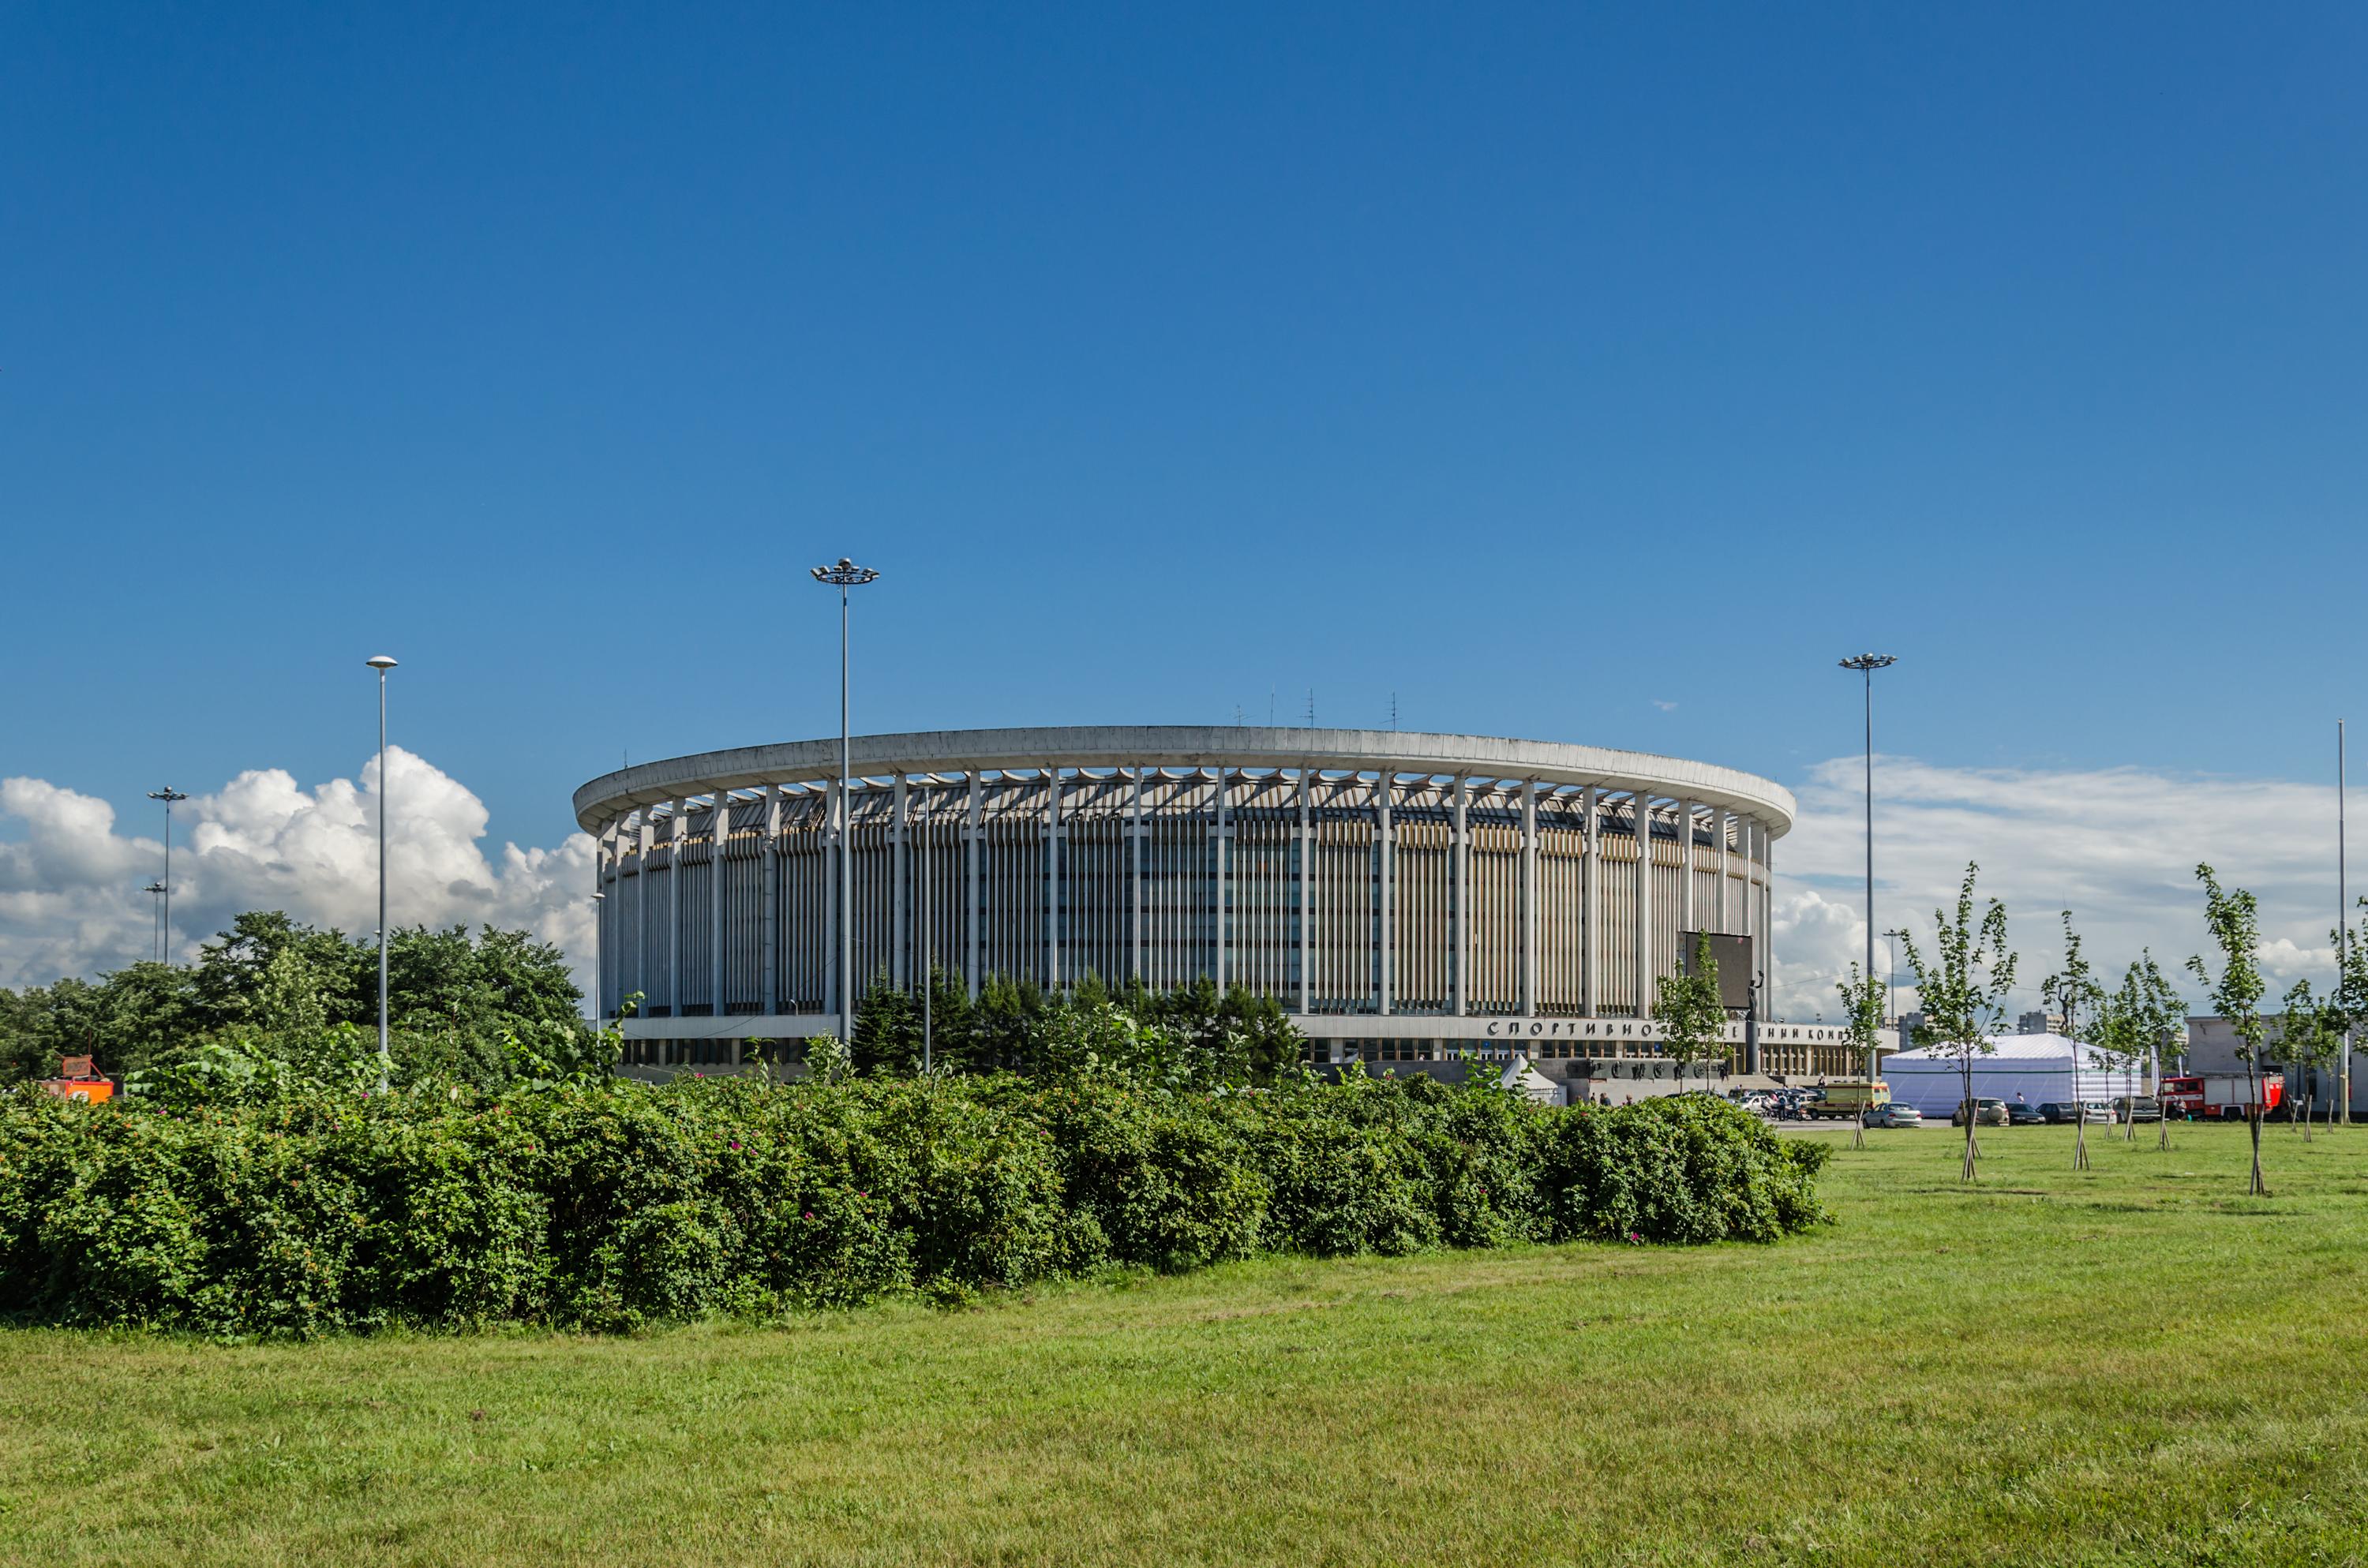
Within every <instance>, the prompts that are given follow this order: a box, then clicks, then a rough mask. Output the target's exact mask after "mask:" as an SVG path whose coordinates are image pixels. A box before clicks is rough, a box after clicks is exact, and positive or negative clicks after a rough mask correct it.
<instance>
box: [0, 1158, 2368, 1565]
mask: <svg viewBox="0 0 2368 1568" xmlns="http://www.w3.org/2000/svg"><path fill="white" fill-rule="evenodd" d="M1811 1136H1820V1137H1835V1138H1838V1139H1845V1140H1846V1134H1833V1133H1816V1134H1811ZM2070 1136H2071V1135H2070V1131H2069V1130H2068V1129H2056V1128H2045V1129H2039V1128H2028V1129H2026V1128H2017V1129H2009V1130H1998V1131H1987V1132H1985V1134H1984V1138H1983V1143H1984V1148H1985V1151H1986V1153H1987V1156H1988V1157H1987V1159H1986V1160H1985V1162H1984V1179H1983V1181H1982V1183H1981V1184H1980V1185H1979V1186H1978V1187H1975V1188H1974V1189H1971V1190H1965V1189H1961V1188H1960V1187H1959V1185H1958V1183H1957V1181H1956V1178H1955V1167H1956V1149H1957V1144H1956V1142H1954V1141H1953V1139H1952V1137H1951V1136H1950V1135H1948V1134H1947V1133H1946V1131H1924V1132H1911V1131H1903V1132H1891V1133H1882V1134H1871V1135H1870V1142H1871V1144H1872V1146H1871V1147H1870V1148H1868V1149H1867V1150H1865V1151H1863V1152H1858V1151H1851V1150H1849V1149H1843V1150H1840V1151H1839V1153H1837V1156H1836V1158H1835V1161H1834V1163H1833V1165H1830V1166H1829V1167H1828V1168H1827V1174H1826V1176H1824V1177H1823V1178H1822V1184H1821V1185H1822V1187H1823V1188H1824V1190H1825V1193H1826V1196H1827V1199H1828V1201H1829V1203H1830V1204H1831V1206H1832V1208H1833V1209H1834V1210H1835V1213H1836V1216H1837V1220H1838V1222H1837V1223H1836V1224H1835V1225H1833V1226H1832V1227H1829V1228H1827V1229H1824V1230H1821V1231H1819V1232H1817V1233H1814V1234H1811V1235H1809V1236H1806V1237H1804V1238H1800V1239H1796V1240H1793V1241H1789V1242H1786V1243H1783V1244H1779V1245H1775V1246H1767V1247H1757V1246H1742V1245H1721V1246H1715V1247H1708V1248H1699V1249H1679V1248H1652V1247H1620V1246H1569V1247H1556V1248H1537V1249H1530V1250H1517V1251H1511V1252H1499V1253H1485V1254H1457V1255H1444V1256H1428V1257H1418V1258H1412V1259H1399V1260H1386V1261H1385V1260H1359V1261H1351V1262H1346V1263H1314V1262H1297V1261H1266V1262H1259V1263H1254V1264H1244V1265H1236V1266H1230V1267H1223V1268H1218V1269H1212V1270H1210V1271H1207V1272H1205V1273H1201V1274H1197V1275H1192V1276H1190V1277H1186V1278H1170V1279H1144V1280H1138V1281H1134V1282H1133V1283H1132V1284H1131V1285H1128V1286H1125V1287H1120V1288H1112V1287H1108V1286H1089V1287H1077V1288H1072V1289H1065V1290H1043V1291H1037V1292H1032V1293H1029V1294H1026V1295H1022V1296H1019V1297H1015V1298H1009V1299H1005V1300H1000V1301H994V1302H991V1303H990V1304H988V1305H986V1306H985V1307H982V1308H979V1309H977V1310H968V1311H961V1312H932V1311H928V1310H925V1309H918V1308H887V1309H876V1310H867V1311H862V1312H849V1313H836V1314H818V1315H815V1316H813V1317H808V1318H803V1319H800V1320H797V1321H795V1322H793V1323H791V1324H788V1325H786V1326H783V1327H780V1328H775V1329H762V1330H759V1329H748V1328H733V1327H715V1328H700V1329H689V1330H682V1331H677V1332H670V1333H665V1334H658V1335H650V1336H648V1337H643V1338H615V1339H592V1338H572V1337H566V1336H561V1335H547V1334H519V1335H486V1336H472V1337H456V1338H434V1337H414V1336H400V1337H386V1338H378V1339H348V1340H333V1341H329V1342H325V1343H320V1344H313V1345H309V1346H302V1345H300V1346H217V1345H210V1344H204V1343H199V1342H195V1341H187V1340H175V1339H165V1338H157V1337H151V1336H142V1335H99V1334H82V1333H67V1332H60V1331H10V1332H6V1333H0V1368H5V1369H6V1370H5V1375H0V1562H10V1563H15V1562H26V1563H43V1564H52V1563H54V1564H84V1563H101V1562H108V1563H114V1562H129V1563H166V1562H169V1563H233V1562H235V1563H288V1564H296V1563H303V1564H336V1563H347V1562H354V1563H364V1562H366V1563H372V1564H389V1563H451V1562H470V1563H496V1564H510V1563H517V1564H526V1563H534V1564H547V1563H594V1562H598V1563H610V1562H615V1563H635V1564H677V1563H679V1564H694V1563H695V1564H700V1565H701V1568H710V1565H713V1564H718V1563H739V1562H761V1563H784V1564H788V1563H842V1564H843V1563H903V1562H945V1563H1035V1562H1044V1563H1054V1562H1107V1563H1143V1564H1151V1563H1161V1564H1167V1563H1195V1562H1209V1563H1267V1562H1273V1563H1286V1562H1287V1563H1293V1564H1307V1563H1336V1562H1337V1563H1349V1562H1492V1563H1493V1562H1571V1563H1599V1562H1600V1563H1639V1564H1681V1563H1707V1562H1745V1563H1757V1562H1767V1563H1777V1562H1818V1563H1859V1562H1866V1563H1873V1562H1884V1563H1896V1562H2055V1563H2076V1562H2077V1563H2089V1562H2098V1563H2102V1562H2129V1563H2138V1562H2145V1563H2162V1562H2171V1563H2197V1564H2203V1563H2251V1562H2360V1561H2362V1553H2363V1548H2362V1528H2363V1527H2362V1520H2363V1519H2368V1395H2363V1392H2362V1380H2363V1376H2368V1324H2363V1323H2362V1308H2363V1307H2364V1306H2368V1290H2363V1289H2362V1259H2363V1256H2368V1129H2362V1130H2359V1131H2348V1130H2336V1131H2332V1132H2328V1133H2322V1134H2321V1136H2320V1137H2319V1139H2318V1141H2317V1142H2315V1143H2313V1144H2310V1145H2307V1146H2305V1145H2304V1144H2303V1143H2301V1142H2300V1141H2299V1140H2298V1139H2295V1138H2294V1137H2292V1136H2291V1135H2290V1134H2288V1133H2286V1132H2285V1131H2284V1130H2283V1129H2273V1130H2271V1133H2270V1134H2269V1169H2270V1173H2271V1188H2272V1196H2271V1197H2270V1198H2267V1199H2248V1198H2246V1197H2245V1196H2244V1194H2243V1188H2244V1135H2243V1133H2242V1131H2240V1130H2233V1129H2182V1130H2180V1131H2179V1132H2178V1133H2177V1134H2176V1135H2175V1136H2176V1140H2177V1147H2175V1148H2174V1149H2173V1150H2172V1151H2171V1152H2170V1153H2167V1154H2166V1153H2157V1151H2156V1150H2155V1149H2154V1148H2153V1146H2152V1134H2151V1132H2150V1131H2142V1132H2141V1135H2140V1138H2139V1140H2138V1142H2137V1143H2136V1144H2135V1146H2132V1145H2129V1144H2126V1143H2124V1142H2121V1141H2120V1140H2119V1139H2118V1138H2115V1139H2111V1140H2108V1139H2103V1138H2099V1139H2095V1140H2092V1142H2091V1148H2092V1153H2093V1157H2094V1159H2095V1162H2096V1164H2095V1168H2094V1169H2093V1170H2091V1171H2089V1172H2086V1173H2080V1174H2077V1175H2076V1174H2075V1173H2074V1172H2072V1171H2071V1170H2070V1169H2069V1168H2068V1167H2069V1165H2070Z"/></svg>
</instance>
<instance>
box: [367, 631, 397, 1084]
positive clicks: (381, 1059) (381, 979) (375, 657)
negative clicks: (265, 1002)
mask: <svg viewBox="0 0 2368 1568" xmlns="http://www.w3.org/2000/svg"><path fill="white" fill-rule="evenodd" d="M362 663H364V664H365V665H369V666H370V668H371V669H374V670H376V671H377V672H378V1092H379V1093H380V1094H381V1095H382V1094H384V1093H386V1091H387V1086H388V1084H389V1083H390V1081H391V1080H392V1079H393V1076H394V1053H393V1051H389V1050H388V1049H387V1045H386V786H387V778H386V672H387V671H389V670H391V669H393V668H394V661H393V659H392V658H390V657H388V656H387V655H386V654H384V653H374V654H372V655H371V656H370V657H369V658H367V659H365V660H363V661H362Z"/></svg>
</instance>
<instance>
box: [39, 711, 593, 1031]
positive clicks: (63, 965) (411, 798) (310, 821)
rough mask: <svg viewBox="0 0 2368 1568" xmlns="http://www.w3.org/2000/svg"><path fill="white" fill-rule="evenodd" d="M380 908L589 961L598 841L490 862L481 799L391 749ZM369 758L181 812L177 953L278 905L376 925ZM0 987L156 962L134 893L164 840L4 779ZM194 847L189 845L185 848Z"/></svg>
mask: <svg viewBox="0 0 2368 1568" xmlns="http://www.w3.org/2000/svg"><path fill="white" fill-rule="evenodd" d="M388 772H389V775H390V777H389V778H388V780H387V783H388V789H387V790H386V799H387V800H388V801H390V802H391V804H390V807H389V810H388V812H387V867H386V880H387V908H388V918H389V919H390V920H391V921H392V922H393V924H395V925H398V926H419V925H425V926H450V925H454V924H461V925H467V926H472V927H474V926H479V925H484V924H491V925H494V926H506V927H521V928H524V929H526V930H529V931H532V932H533V933H535V934H536V935H537V936H539V937H542V938H543V939H544V940H546V941H550V942H553V943H556V944H558V945H559V947H560V948H561V949H564V951H565V952H567V954H568V955H569V957H570V959H571V960H573V961H574V962H575V966H576V971H577V973H576V980H577V983H579V984H582V983H586V981H588V979H589V978H590V973H591V962H592V950H593V949H592V914H591V904H590V902H589V895H590V892H591V889H592V840H591V839H590V838H589V837H588V836H586V835H583V834H574V835H569V837H568V838H567V839H566V841H565V842H564V843H562V844H560V845H559V846H556V847H554V848H550V849H526V848H520V847H519V846H517V845H515V844H505V845H503V846H502V847H501V850H500V853H499V855H498V856H497V857H495V858H491V859H489V858H487V856H486V853H485V851H484V848H483V847H482V846H481V844H480V841H481V840H482V839H483V838H484V835H485V826H486V813H485V807H484V801H480V800H478V799H477V797H476V796H475V795H474V794H472V793H471V792H470V790H468V789H467V788H466V787H465V786H463V785H462V784H461V782H460V781H459V780H458V779H456V778H452V777H451V776H450V775H449V774H447V773H445V772H443V771H441V770H440V769H438V767H435V766H434V765H433V764H431V763H428V762H427V761H425V760H423V759H421V758H420V757H417V756H414V755H412V754H411V753H409V752H407V751H404V750H402V749H401V748H399V747H397V748H392V749H391V750H390V751H389V753H388ZM379 785H380V780H379V772H378V760H377V758H376V756H372V757H371V758H370V762H369V764H368V765H367V766H366V767H363V768H362V770H361V774H360V777H359V779H349V778H333V779H331V780H329V781H328V782H326V783H324V784H319V785H315V786H313V788H311V789H309V790H307V789H305V788H303V787H302V786H300V785H299V784H298V783H297V781H296V779H295V778H294V777H293V776H291V775H290V774H289V773H288V772H287V771H286V770H285V769H282V768H276V767H273V768H256V769H253V770H251V771H248V772H245V773H242V774H240V775H239V776H238V777H237V778H233V779H231V780H230V781H229V782H228V783H226V784H224V785H223V786H222V788H221V789H220V790H215V791H213V792H211V793H208V794H193V795H192V796H191V797H190V798H189V799H188V801H184V802H182V803H181V804H179V805H178V806H176V808H175V810H174V824H175V842H174V845H173V949H172V950H173V956H174V957H176V958H179V959H187V958H188V957H191V956H192V955H194V953H195V952H196V950H197V948H198V945H199V943H200V942H202V941H204V940H205V939H206V938H207V937H211V935H212V934H213V933H214V932H216V931H218V930H220V929H222V927H223V926H227V925H228V924H229V923H230V921H231V918H232V917H233V915H237V914H239V913H240V912H241V911H243V910H248V909H284V910H286V911H287V912H288V913H289V914H290V915H294V916H295V917H296V918H298V919H300V920H304V921H309V922H311V923H312V924H313V925H316V926H336V927H338V928H339V929H342V930H344V931H345V932H347V934H348V935H359V934H365V933H369V932H372V931H375V930H376V929H377V927H378V813H379V801H380V787H379ZM0 817H6V818H9V819H14V821H15V823H17V824H20V825H21V835H20V836H18V837H17V838H16V839H15V840H13V841H11V842H8V843H0V984H7V985H28V984H41V983H47V982H49V981H52V980H55V979H57V978H58V977H59V976H61V975H68V974H81V975H88V974H93V973H96V972H97V971H102V970H109V969H119V968H121V967H122V966H123V965H125V964H127V963H130V962H131V961H133V960H137V959H143V958H146V957H148V956H149V954H150V952H151V950H152V949H151V930H152V905H151V902H150V898H149V895H148V894H146V893H143V892H140V891H139V890H140V888H141V887H142V886H143V885H144V884H145V883H146V882H148V881H151V880H152V879H154V878H155V877H156V876H157V875H158V874H159V873H160V872H161V871H162V870H163V869H164V855H165V850H164V843H163V840H162V838H161V836H159V837H147V836H138V835H134V836H126V835H120V834H119V833H117V832H116V828H115V810H114V808H113V807H112V806H110V805H108V803H107V802H106V801H101V800H97V799H95V798H94V797H91V796H88V795H82V794H77V793H75V792H74V791H73V790H64V789H61V788H59V787H58V786H57V785H54V784H51V783H49V782H47V781H45V780H43V779H39V778H8V779H0ZM184 834H186V836H184Z"/></svg>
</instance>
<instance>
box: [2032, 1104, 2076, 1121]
mask: <svg viewBox="0 0 2368 1568" xmlns="http://www.w3.org/2000/svg"><path fill="white" fill-rule="evenodd" d="M2039 1119H2040V1120H2042V1121H2044V1122H2045V1123H2047V1125H2048V1126H2050V1127H2054V1126H2056V1125H2058V1124H2059V1123H2062V1122H2066V1121H2069V1120H2071V1119H2072V1108H2071V1107H2070V1106H2068V1105H2066V1104H2065V1103H2064V1102H2063V1101H2062V1100H2042V1101H2041V1102H2040V1104H2039Z"/></svg>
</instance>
